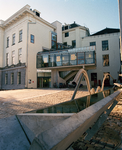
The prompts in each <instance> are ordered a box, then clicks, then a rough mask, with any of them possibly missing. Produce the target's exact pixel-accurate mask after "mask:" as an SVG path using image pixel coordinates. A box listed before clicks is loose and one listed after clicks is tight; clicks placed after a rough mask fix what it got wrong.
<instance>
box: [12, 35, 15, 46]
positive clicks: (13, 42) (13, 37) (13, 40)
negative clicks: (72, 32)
mask: <svg viewBox="0 0 122 150" xmlns="http://www.w3.org/2000/svg"><path fill="white" fill-rule="evenodd" d="M12 45H15V33H14V34H13V36H12Z"/></svg>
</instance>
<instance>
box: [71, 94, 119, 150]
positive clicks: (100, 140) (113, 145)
mask: <svg viewBox="0 0 122 150" xmlns="http://www.w3.org/2000/svg"><path fill="white" fill-rule="evenodd" d="M121 95H122V93H121ZM121 97H122V96H121ZM121 138H122V99H120V101H119V102H118V104H117V105H116V106H115V107H114V109H113V110H112V112H111V113H110V115H109V116H108V118H107V120H106V121H105V122H104V124H103V125H102V126H101V127H100V129H99V131H98V132H97V133H96V134H95V135H94V136H93V137H92V139H91V140H90V141H86V140H84V139H83V137H80V138H79V139H78V140H77V141H76V142H75V143H74V145H73V149H74V150H115V149H117V150H120V149H122V143H121ZM120 147H121V148H120Z"/></svg>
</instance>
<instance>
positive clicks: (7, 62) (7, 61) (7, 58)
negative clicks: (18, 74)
mask: <svg viewBox="0 0 122 150" xmlns="http://www.w3.org/2000/svg"><path fill="white" fill-rule="evenodd" d="M8 65H9V53H6V66H8Z"/></svg>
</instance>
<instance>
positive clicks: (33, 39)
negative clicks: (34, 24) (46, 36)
mask: <svg viewBox="0 0 122 150" xmlns="http://www.w3.org/2000/svg"><path fill="white" fill-rule="evenodd" d="M32 37H33V38H32ZM30 42H31V43H33V44H34V43H35V36H34V35H33V34H30Z"/></svg>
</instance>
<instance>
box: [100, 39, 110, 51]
mask: <svg viewBox="0 0 122 150" xmlns="http://www.w3.org/2000/svg"><path fill="white" fill-rule="evenodd" d="M108 49H109V46H108V40H106V41H102V50H103V51H105V50H108Z"/></svg>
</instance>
